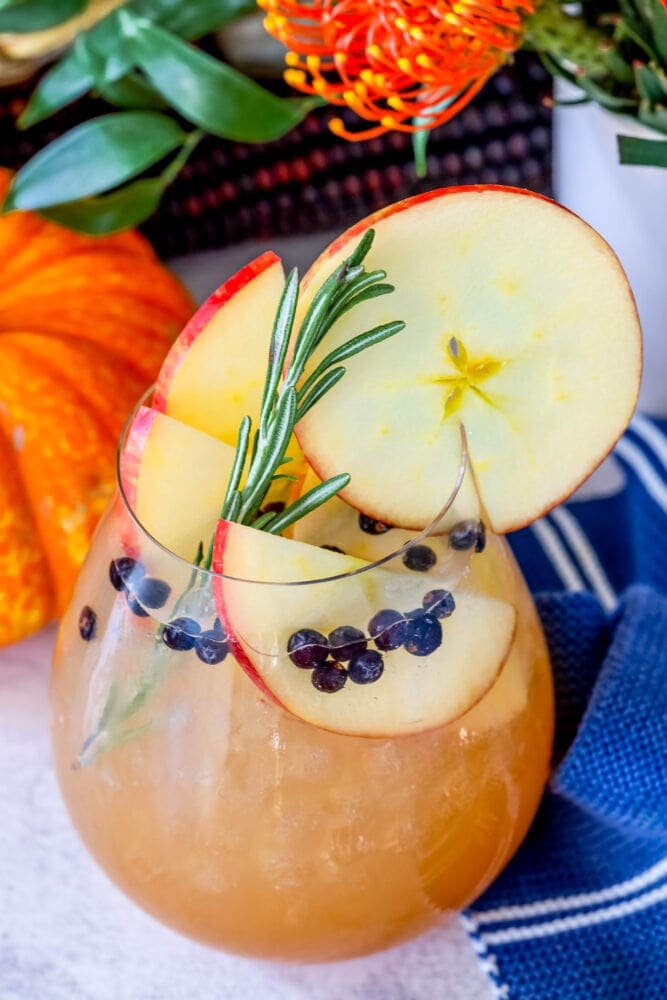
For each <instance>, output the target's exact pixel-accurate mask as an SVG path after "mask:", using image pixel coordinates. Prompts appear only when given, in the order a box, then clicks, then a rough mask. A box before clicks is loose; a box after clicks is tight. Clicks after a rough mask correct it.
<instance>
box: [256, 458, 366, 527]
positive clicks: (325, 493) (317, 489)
mask: <svg viewBox="0 0 667 1000" xmlns="http://www.w3.org/2000/svg"><path fill="white" fill-rule="evenodd" d="M349 482H350V476H349V474H348V473H347V472H342V473H341V474H340V475H338V476H333V477H332V478H331V479H327V480H326V481H325V482H323V483H319V485H317V486H313V488H312V490H308V492H307V493H304V494H303V496H302V497H299V499H298V500H295V502H294V503H293V504H290V506H289V507H287V508H286V509H285V510H284V511H283V512H282V514H277V515H276V517H275V519H274V520H273V521H271V522H270V524H269V525H268V527H265V529H264V530H265V531H268V532H269V533H270V534H271V535H278V534H280V532H281V531H284V530H285V528H289V526H290V524H294V522H295V521H299V520H300V519H301V518H302V517H305V516H306V514H310V512H311V510H315V508H316V507H320V506H321V505H322V504H323V503H326V501H327V500H330V499H331V497H333V496H335V495H336V493H340V491H341V490H344V489H345V487H346V486H347V484H348V483H349Z"/></svg>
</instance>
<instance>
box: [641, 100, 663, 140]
mask: <svg viewBox="0 0 667 1000" xmlns="http://www.w3.org/2000/svg"><path fill="white" fill-rule="evenodd" d="M637 117H638V118H639V120H640V122H642V124H643V125H648V127H649V128H654V129H655V130H656V132H663V133H664V134H666V135H667V107H666V106H665V105H664V104H655V105H654V106H653V107H646V106H644V105H643V104H642V105H641V106H640V108H639V114H638V116H637Z"/></svg>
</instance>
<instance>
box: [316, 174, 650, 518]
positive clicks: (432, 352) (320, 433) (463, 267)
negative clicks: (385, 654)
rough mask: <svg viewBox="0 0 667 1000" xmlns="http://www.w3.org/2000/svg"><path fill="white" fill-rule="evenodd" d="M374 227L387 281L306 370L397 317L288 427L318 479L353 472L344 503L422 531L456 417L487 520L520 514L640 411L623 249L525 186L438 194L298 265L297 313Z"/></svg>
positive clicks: (556, 489)
mask: <svg viewBox="0 0 667 1000" xmlns="http://www.w3.org/2000/svg"><path fill="white" fill-rule="evenodd" d="M369 227H373V229H374V230H375V239H374V242H373V246H372V248H371V251H370V253H369V255H368V257H367V261H366V262H367V266H368V267H369V268H373V267H378V268H383V269H385V270H386V271H387V274H388V275H389V280H391V282H392V284H394V285H395V289H396V290H395V291H394V292H393V293H392V295H390V296H386V297H380V298H374V299H371V300H369V301H367V302H364V303H362V304H361V305H359V306H358V307H357V308H355V309H354V310H352V311H350V312H348V313H346V314H345V315H343V316H342V317H341V318H340V319H339V321H338V322H337V323H336V325H335V326H334V327H333V329H332V330H331V331H330V333H329V334H328V335H327V340H326V344H322V345H321V347H320V348H319V349H318V351H317V352H316V355H315V357H314V358H313V360H312V361H311V362H310V368H309V371H310V370H311V368H312V367H314V366H315V365H317V364H318V363H319V362H320V361H321V360H322V359H323V356H324V355H325V354H327V353H328V352H330V351H332V350H334V349H335V348H336V347H338V346H339V345H340V344H342V343H343V342H344V341H346V340H348V339H349V338H350V337H351V336H352V335H353V334H355V333H357V332H358V331H359V330H363V329H369V328H372V327H373V326H375V325H376V324H378V323H382V322H386V321H388V320H392V319H403V320H405V322H406V324H407V326H406V329H405V330H404V331H403V332H402V333H401V334H399V335H398V336H397V337H393V338H390V339H388V340H386V341H384V342H383V343H381V344H377V345H376V346H375V347H374V348H373V352H372V355H370V354H369V355H368V356H367V355H365V354H360V355H357V356H356V357H353V358H350V359H348V360H347V361H346V362H345V367H346V369H347V373H346V375H345V378H343V379H341V381H340V382H339V383H338V384H337V385H336V386H335V387H334V388H333V389H332V390H331V391H330V392H329V393H328V394H327V395H326V396H325V397H324V398H323V399H321V400H320V401H319V402H318V404H317V406H316V407H313V409H312V410H310V412H308V413H307V414H306V415H305V416H304V418H303V419H302V420H301V421H300V422H299V424H298V425H297V429H296V433H297V437H298V439H299V443H300V445H301V448H302V449H303V451H304V453H305V455H306V457H307V459H308V461H309V463H310V465H311V466H312V468H313V469H314V470H315V472H316V473H317V475H318V476H319V477H320V478H322V479H326V478H328V477H329V476H331V475H333V474H334V473H338V472H342V471H345V472H348V473H350V476H351V481H350V484H349V486H347V487H346V489H345V490H344V491H343V493H342V496H343V498H344V499H345V500H346V501H347V503H349V504H351V505H352V506H354V507H356V508H357V509H359V510H363V511H364V512H365V513H366V514H369V515H371V516H373V517H375V518H377V519H379V520H381V521H385V522H387V523H389V524H395V525H400V526H401V527H403V528H412V529H421V528H423V527H425V526H426V525H427V524H429V523H430V522H431V520H432V519H433V517H434V516H435V515H436V513H437V511H438V507H439V506H440V504H441V503H442V497H443V495H444V494H445V493H446V491H447V489H448V488H449V484H450V483H451V482H452V481H453V479H454V477H455V474H456V466H457V463H458V459H459V447H458V444H459V437H458V435H459V424H460V423H463V424H464V426H465V428H466V431H467V434H468V445H469V450H470V455H471V461H472V466H473V469H474V472H475V477H476V480H477V485H478V488H479V492H480V495H481V500H482V503H483V506H484V508H485V509H486V511H487V513H488V515H489V517H490V519H491V523H492V525H493V527H494V529H495V530H496V531H497V532H506V531H510V530H513V529H516V528H520V527H522V526H523V525H525V524H526V523H528V522H530V521H532V520H534V519H535V518H537V517H539V516H540V515H541V514H543V513H544V512H545V511H547V510H549V509H550V508H551V507H553V506H555V505H556V504H557V503H559V502H560V501H561V500H563V499H564V498H565V497H566V496H568V495H569V494H570V493H572V491H573V490H574V489H575V488H576V487H577V486H578V485H579V484H580V483H581V482H582V481H583V480H584V479H585V478H586V477H587V476H588V475H589V473H590V472H592V471H593V469H594V468H595V467H596V466H597V465H598V464H599V463H600V461H601V460H602V459H603V458H604V457H605V455H606V454H607V453H608V452H609V450H610V449H611V448H612V447H613V445H614V443H615V442H616V440H617V439H618V437H619V436H620V435H621V433H622V432H623V430H624V428H625V427H626V425H627V423H628V421H629V419H630V416H631V414H632V411H633V409H634V406H635V402H636V399H637V393H638V388H639V379H640V369H641V335H640V327H639V321H638V317H637V311H636V308H635V303H634V300H633V297H632V292H631V290H630V288H629V286H628V282H627V279H626V277H625V274H624V273H623V270H622V268H621V266H620V264H619V262H618V260H617V258H616V256H615V255H614V253H613V251H612V250H611V249H610V247H609V246H608V245H607V244H606V243H605V242H604V240H603V239H602V238H601V237H600V236H599V235H598V234H597V233H596V232H594V230H593V229H591V228H590V227H589V226H588V225H586V224H585V223H584V222H582V221H581V219H579V218H578V217H577V216H575V215H573V214H572V213H571V212H569V211H567V210H566V209H564V208H562V207H561V206H559V205H557V204H556V203H555V202H552V201H550V200H548V199H546V198H543V197H540V196H537V195H534V194H531V193H530V192H528V191H519V190H515V189H511V188H493V187H486V188H484V187H478V188H459V189H453V188H449V189H446V190H440V191H431V192H428V193H427V194H424V195H419V196H417V197H415V198H411V199H408V200H406V201H403V202H399V203H398V204H395V205H392V206H389V207H388V208H386V209H383V210H382V211H380V212H378V213H376V214H375V215H372V216H370V217H369V218H368V219H365V220H364V221H363V222H360V223H358V224H357V225H355V226H353V227H352V228H351V229H350V230H348V231H347V232H346V233H344V234H343V235H342V236H341V237H340V238H339V239H337V240H336V241H335V242H334V243H333V244H332V245H331V246H330V247H329V249H328V250H326V251H325V252H324V253H323V254H322V256H321V257H320V258H319V259H318V260H317V261H316V263H315V264H314V265H313V266H312V268H311V269H310V271H309V272H308V274H307V275H306V277H305V278H304V281H303V283H302V296H301V300H300V305H299V308H300V310H301V311H304V310H306V309H307V308H308V306H309V304H310V301H311V299H312V297H313V294H314V292H315V290H316V289H317V288H318V287H319V286H320V285H321V282H322V280H323V278H324V276H325V275H327V274H329V273H330V272H331V269H332V268H333V267H335V265H336V264H337V263H339V262H340V261H341V260H342V259H343V258H344V257H346V256H348V255H349V253H350V251H351V250H352V248H353V247H354V246H355V245H356V244H357V243H358V241H359V239H360V237H361V236H362V235H363V233H364V232H365V231H366V230H367V229H368V228H369Z"/></svg>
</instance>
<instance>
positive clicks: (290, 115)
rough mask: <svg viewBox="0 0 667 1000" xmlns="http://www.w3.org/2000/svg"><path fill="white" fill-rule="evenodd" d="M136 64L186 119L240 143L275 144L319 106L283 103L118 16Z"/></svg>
mask: <svg viewBox="0 0 667 1000" xmlns="http://www.w3.org/2000/svg"><path fill="white" fill-rule="evenodd" d="M118 16H119V20H120V22H121V24H122V29H123V33H124V35H125V38H126V40H127V44H128V46H129V47H130V50H131V53H132V57H133V62H134V63H135V64H136V65H137V66H138V67H139V68H141V69H142V70H143V72H144V73H145V74H146V76H147V78H148V79H149V80H150V82H151V83H152V84H153V86H154V87H155V89H156V90H157V91H158V92H159V93H160V94H162V96H163V97H164V98H165V100H167V101H168V102H169V104H170V105H171V106H172V107H174V108H176V110H177V111H179V112H180V113H181V114H182V115H183V117H184V118H187V119H188V121H191V122H193V123H194V124H195V125H199V126H200V127H201V128H203V129H205V130H206V131H207V132H211V133H212V134H214V135H219V136H222V137H224V138H226V139H233V140H235V141H236V142H269V141H270V140H272V139H277V138H279V137H280V136H282V135H285V133H286V132H289V131H290V130H291V129H292V128H294V126H295V125H297V124H298V123H299V122H300V121H301V120H302V119H303V118H304V117H305V115H306V114H307V113H308V111H310V110H311V109H312V108H313V107H315V105H316V104H317V103H319V99H318V100H313V99H310V98H290V99H285V98H280V97H276V96H274V95H273V94H271V93H269V91H267V90H264V88H263V87H260V86H259V84H257V83H255V82H254V81H253V80H250V79H248V77H245V76H243V74H242V73H239V72H237V71H236V70H235V69H232V68H231V66H227V65H225V64H224V63H221V62H219V61H218V60H217V59H214V58H213V57H212V56H209V55H207V53H205V52H202V51H201V50H200V49H196V48H194V47H193V46H191V45H188V44H187V43H186V42H184V41H182V40H181V39H180V38H177V37H176V36H175V35H171V34H170V33H169V32H168V31H165V30H164V29H163V28H159V27H157V26H156V25H154V24H151V22H150V21H148V20H146V19H145V18H142V19H140V18H137V17H136V16H133V15H132V14H131V12H129V11H127V10H126V9H125V8H122V7H121V8H120V10H119V11H118Z"/></svg>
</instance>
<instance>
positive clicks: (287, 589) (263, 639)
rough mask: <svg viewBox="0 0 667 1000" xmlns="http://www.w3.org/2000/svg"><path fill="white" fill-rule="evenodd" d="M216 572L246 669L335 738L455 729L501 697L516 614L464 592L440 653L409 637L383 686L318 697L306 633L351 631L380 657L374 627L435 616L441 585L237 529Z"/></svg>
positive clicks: (221, 544) (389, 661) (221, 528)
mask: <svg viewBox="0 0 667 1000" xmlns="http://www.w3.org/2000/svg"><path fill="white" fill-rule="evenodd" d="M213 568H214V570H215V571H216V572H218V573H222V574H226V576H218V577H216V578H214V591H215V599H216V608H217V611H218V614H219V616H220V618H221V620H222V622H223V624H224V625H225V628H226V630H227V632H228V635H229V636H230V639H231V643H232V650H233V652H234V655H235V657H236V659H237V662H238V663H239V664H240V665H241V666H242V667H243V669H244V670H245V671H246V672H247V673H248V675H249V676H250V677H251V678H252V680H253V681H254V682H255V683H256V684H257V685H258V686H259V687H260V688H261V689H262V690H263V691H264V692H265V693H267V694H269V695H270V696H271V697H272V698H273V699H274V700H275V701H277V702H278V703H279V704H280V705H282V706H283V707H284V708H286V709H287V710H288V711H290V712H291V713H292V714H293V715H295V716H297V717H298V718H300V719H303V720H305V721H306V722H309V723H312V724H313V725H316V726H319V727H321V728H323V729H329V730H332V731H334V732H339V733H346V734H350V735H357V736H374V737H383V736H384V737H389V736H396V735H401V734H407V733H415V732H421V731H422V730H426V729H431V728H433V727H435V726H440V725H443V724H445V723H447V722H451V721H452V720H454V719H456V718H458V717H459V716H461V715H463V714H464V713H465V712H467V711H468V710H469V709H470V708H471V707H472V706H473V705H474V704H475V703H476V702H477V701H478V700H479V699H480V698H481V697H482V696H483V695H484V694H485V692H486V691H487V690H488V689H489V688H490V687H491V685H492V684H493V682H494V680H495V679H496V677H497V676H498V673H499V671H500V669H501V667H502V665H503V663H504V662H505V659H506V658H507V655H508V653H509V650H510V648H511V644H512V638H513V634H514V628H515V621H516V612H515V610H514V608H513V607H512V606H511V605H510V604H507V603H506V602H504V601H500V600H497V599H495V598H490V597H486V596H484V595H482V594H477V593H472V592H466V591H463V590H460V591H456V590H455V591H453V596H454V601H455V609H454V611H453V613H452V614H451V615H450V616H449V617H447V618H445V619H444V620H442V621H440V622H439V625H440V628H441V630H442V634H441V641H440V642H439V643H438V644H437V646H435V647H434V648H432V649H431V650H430V652H429V653H427V654H425V655H419V653H415V646H414V644H413V645H412V647H411V648H412V651H409V648H408V647H409V646H410V643H409V641H408V640H407V639H406V640H405V642H404V644H402V645H400V646H398V647H397V648H394V649H391V650H389V651H385V652H383V654H382V655H383V658H384V672H383V673H382V676H381V677H380V678H379V680H376V681H375V682H374V683H366V684H356V683H353V681H352V679H351V677H348V678H347V681H346V683H345V684H344V686H343V687H342V688H341V689H339V690H336V691H334V692H331V691H322V690H318V689H317V688H316V687H315V686H314V684H313V670H311V669H307V668H303V667H299V666H297V665H295V664H294V663H293V662H292V660H291V659H290V656H289V655H288V644H289V641H290V637H291V636H293V635H294V633H296V632H298V631H299V630H301V629H314V630H315V631H317V632H319V633H321V635H323V636H328V635H330V633H331V632H332V631H333V630H334V629H336V628H339V627H340V626H345V625H346V626H351V627H352V628H355V629H358V630H359V632H363V633H364V635H365V636H366V642H367V648H368V649H369V650H374V643H373V641H372V639H371V638H370V635H369V622H370V621H371V619H372V618H373V617H374V616H375V615H376V614H377V613H378V612H379V611H380V610H383V609H394V610H396V611H398V612H401V613H404V614H405V615H406V616H408V617H409V618H410V617H411V615H412V614H414V613H415V612H416V613H417V614H422V616H423V612H422V610H421V609H422V607H423V601H424V599H425V598H426V595H427V594H428V592H429V591H431V590H432V589H433V588H434V587H436V586H437V581H435V580H434V579H433V577H429V579H428V580H425V579H422V578H418V577H416V576H413V575H408V574H404V573H393V572H391V571H390V570H387V569H383V568H381V567H375V566H372V565H369V564H368V563H365V562H363V561H362V560H359V559H354V558H353V557H351V556H346V555H340V554H339V553H335V552H330V551H327V550H326V549H321V548H317V547H315V546H312V545H308V544H306V543H304V542H297V541H294V540H292V539H286V538H281V537H278V536H273V535H268V534H266V533H265V532H261V531H256V530H254V529H253V528H248V527H245V526H243V525H238V524H233V523H229V522H227V521H220V522H219V524H218V529H217V532H216V541H215V549H214V557H213ZM341 574H342V575H341ZM427 603H428V600H427ZM416 609H418V610H416ZM412 620H414V619H412ZM339 658H341V655H340V654H339Z"/></svg>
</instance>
